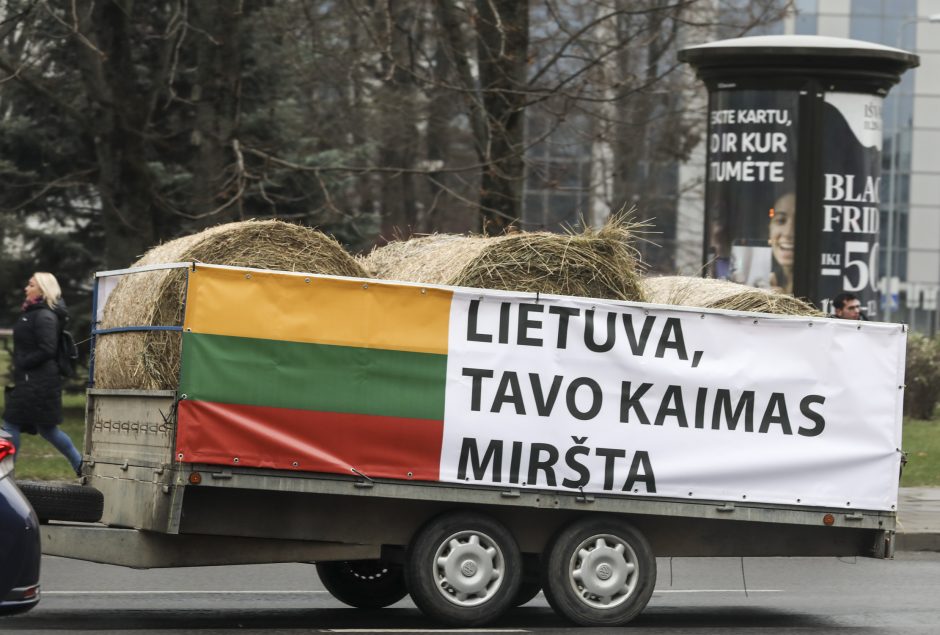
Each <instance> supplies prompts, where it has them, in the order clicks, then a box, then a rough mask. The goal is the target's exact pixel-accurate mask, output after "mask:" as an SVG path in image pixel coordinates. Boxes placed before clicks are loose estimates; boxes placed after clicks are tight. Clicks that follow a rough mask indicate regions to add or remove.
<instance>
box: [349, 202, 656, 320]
mask: <svg viewBox="0 0 940 635" xmlns="http://www.w3.org/2000/svg"><path fill="white" fill-rule="evenodd" d="M635 227H638V225H631V224H629V223H628V222H626V221H623V220H622V219H614V220H612V221H611V222H609V223H608V224H607V225H605V226H604V227H602V228H601V229H599V230H593V229H587V230H585V231H584V232H583V233H580V234H574V233H569V234H553V233H549V232H516V233H513V234H508V235H505V236H495V237H485V236H457V235H451V234H434V235H431V236H424V237H421V238H413V239H411V240H407V241H397V242H392V243H389V244H388V245H385V246H384V247H378V248H376V249H374V250H373V251H372V253H371V254H369V255H368V256H366V257H365V258H363V259H362V264H363V266H364V267H365V269H366V271H368V272H369V273H370V274H371V275H372V276H373V277H376V278H383V279H386V280H403V281H408V282H420V283H425V284H445V285H452V286H460V287H477V288H482V289H502V290H506V291H528V292H536V291H538V292H540V293H552V294H559V295H574V296H583V297H589V298H605V299H612V300H631V301H639V302H641V301H643V300H644V298H645V296H644V293H643V289H642V287H641V285H640V279H639V275H638V274H639V270H640V268H641V265H640V262H639V259H638V257H637V252H636V250H635V249H634V247H633V246H632V242H633V239H632V231H633V230H634V228H635Z"/></svg>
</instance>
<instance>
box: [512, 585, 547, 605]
mask: <svg viewBox="0 0 940 635" xmlns="http://www.w3.org/2000/svg"><path fill="white" fill-rule="evenodd" d="M541 590H542V584H541V583H540V582H528V581H526V582H523V583H522V584H520V585H519V590H518V591H517V592H516V597H515V598H513V600H512V605H513V606H522V605H523V604H528V603H529V602H531V601H532V600H533V599H534V598H535V596H536V595H538V594H539V591H541Z"/></svg>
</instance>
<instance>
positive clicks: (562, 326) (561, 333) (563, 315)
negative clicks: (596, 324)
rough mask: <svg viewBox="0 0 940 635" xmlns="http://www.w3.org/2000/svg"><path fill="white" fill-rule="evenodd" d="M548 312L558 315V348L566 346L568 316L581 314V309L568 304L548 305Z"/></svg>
mask: <svg viewBox="0 0 940 635" xmlns="http://www.w3.org/2000/svg"><path fill="white" fill-rule="evenodd" d="M548 312H549V313H551V314H552V315H557V316H558V348H559V349H563V348H566V347H567V346H568V318H570V317H572V316H575V315H581V309H575V308H572V307H568V306H550V307H548Z"/></svg>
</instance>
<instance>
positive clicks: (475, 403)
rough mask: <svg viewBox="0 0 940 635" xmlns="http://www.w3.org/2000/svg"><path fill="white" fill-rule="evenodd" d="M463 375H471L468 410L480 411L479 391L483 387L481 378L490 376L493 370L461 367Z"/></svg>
mask: <svg viewBox="0 0 940 635" xmlns="http://www.w3.org/2000/svg"><path fill="white" fill-rule="evenodd" d="M463 376H464V377H472V378H473V384H472V389H471V393H470V395H471V396H470V410H473V411H474V412H479V411H480V393H481V392H482V388H483V378H484V377H486V378H490V377H492V376H493V371H491V370H487V369H485V368H464V369H463Z"/></svg>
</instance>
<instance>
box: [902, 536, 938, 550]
mask: <svg viewBox="0 0 940 635" xmlns="http://www.w3.org/2000/svg"><path fill="white" fill-rule="evenodd" d="M894 550H895V551H938V552H940V532H928V531H923V532H913V533H900V532H898V533H897V534H895V537H894Z"/></svg>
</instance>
